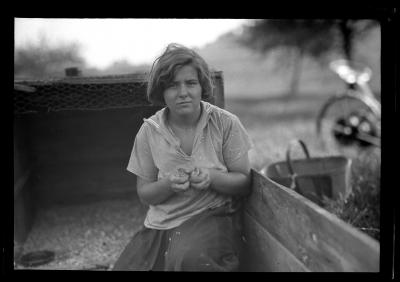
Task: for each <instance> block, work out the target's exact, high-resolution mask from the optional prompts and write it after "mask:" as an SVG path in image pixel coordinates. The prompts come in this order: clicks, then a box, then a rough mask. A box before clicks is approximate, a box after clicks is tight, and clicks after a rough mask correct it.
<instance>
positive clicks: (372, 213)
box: [324, 152, 381, 240]
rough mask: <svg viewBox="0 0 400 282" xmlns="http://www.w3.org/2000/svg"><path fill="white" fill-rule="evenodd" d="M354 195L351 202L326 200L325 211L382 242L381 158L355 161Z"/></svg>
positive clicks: (361, 158) (364, 155) (362, 156)
mask: <svg viewBox="0 0 400 282" xmlns="http://www.w3.org/2000/svg"><path fill="white" fill-rule="evenodd" d="M351 186H352V193H351V194H350V195H349V197H348V198H347V199H339V200H336V201H333V200H329V199H325V206H324V207H325V208H326V209H327V210H328V211H330V212H332V213H333V214H335V215H337V216H338V217H339V218H341V219H342V220H343V221H345V222H347V223H349V224H351V225H353V226H354V227H356V228H359V229H360V230H361V231H363V232H365V233H367V234H368V235H370V236H371V237H373V238H375V239H377V240H380V194H381V193H380V156H379V154H377V153H376V152H374V153H372V154H370V155H366V154H362V155H360V156H358V157H357V158H356V159H354V160H353V165H352V183H351Z"/></svg>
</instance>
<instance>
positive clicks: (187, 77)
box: [163, 65, 202, 116]
mask: <svg viewBox="0 0 400 282" xmlns="http://www.w3.org/2000/svg"><path fill="white" fill-rule="evenodd" d="M201 93H202V88H201V85H200V81H199V77H198V73H197V70H196V69H195V68H194V67H193V66H191V65H186V66H183V67H181V68H180V69H179V70H178V71H177V72H176V74H175V77H174V78H173V80H172V82H171V83H170V85H167V88H166V89H165V90H164V93H163V94H164V101H165V104H166V105H167V107H168V108H169V109H170V111H171V112H172V113H173V114H176V115H179V116H182V115H192V114H196V113H198V112H199V111H200V101H201Z"/></svg>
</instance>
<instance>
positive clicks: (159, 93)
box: [147, 43, 214, 105]
mask: <svg viewBox="0 0 400 282" xmlns="http://www.w3.org/2000/svg"><path fill="white" fill-rule="evenodd" d="M187 65H191V66H193V67H194V68H195V69H196V70H197V74H198V78H199V83H200V85H201V88H202V93H201V98H202V100H207V99H209V98H211V97H212V95H213V88H214V84H213V80H212V77H211V71H210V69H209V67H208V64H207V63H206V61H205V60H204V59H203V58H202V57H201V56H200V55H199V54H197V53H196V52H195V51H194V50H192V49H189V48H187V47H185V46H183V45H180V44H176V43H171V44H169V45H168V46H167V48H166V49H165V51H164V52H163V54H162V55H161V56H160V57H158V58H157V59H156V60H155V61H154V63H153V66H152V68H151V71H150V74H149V78H148V85H147V99H148V100H149V101H150V103H152V104H153V105H165V101H164V91H165V89H166V88H167V85H169V84H170V83H171V82H172V80H173V79H174V76H175V74H176V72H177V71H178V70H179V69H180V68H182V67H183V66H187Z"/></svg>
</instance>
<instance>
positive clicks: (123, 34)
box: [14, 18, 247, 69]
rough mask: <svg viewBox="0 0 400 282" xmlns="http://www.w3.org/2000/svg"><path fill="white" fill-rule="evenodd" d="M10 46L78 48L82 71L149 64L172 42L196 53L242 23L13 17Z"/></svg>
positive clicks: (198, 20)
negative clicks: (83, 64) (74, 45)
mask: <svg viewBox="0 0 400 282" xmlns="http://www.w3.org/2000/svg"><path fill="white" fill-rule="evenodd" d="M14 22H15V29H14V39H15V47H16V48H18V47H20V46H24V45H25V44H29V43H31V44H36V43H38V42H39V39H40V38H44V39H46V40H47V41H48V42H49V44H55V45H57V44H62V43H78V44H79V46H80V48H81V54H82V56H83V57H84V59H85V60H86V63H87V65H88V66H91V67H96V68H100V69H101V68H106V67H108V66H109V65H110V64H112V63H113V62H115V61H117V60H127V61H128V62H129V63H131V64H135V65H137V64H150V63H152V62H153V61H154V59H155V58H156V57H158V55H160V54H161V52H162V51H163V50H164V49H165V47H166V46H167V45H168V43H171V42H175V43H180V44H183V45H186V46H187V47H190V48H193V47H197V48H200V47H202V46H204V45H206V44H207V43H211V42H213V41H214V40H216V39H217V38H218V37H219V36H220V35H222V34H224V33H226V32H229V31H232V30H234V29H237V28H239V27H240V26H242V25H243V24H244V23H246V22H247V20H245V19H104V18H102V19H93V18H92V19H58V18H57V19H51V18H46V19H43V18H15V21H14Z"/></svg>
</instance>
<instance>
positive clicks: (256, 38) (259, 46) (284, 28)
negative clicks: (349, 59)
mask: <svg viewBox="0 0 400 282" xmlns="http://www.w3.org/2000/svg"><path fill="white" fill-rule="evenodd" d="M377 24H378V22H377V21H375V20H357V19H263V20H255V21H253V22H252V23H250V24H249V25H247V26H246V27H244V29H243V34H242V38H240V39H239V40H238V42H240V43H242V44H244V45H246V46H248V47H250V48H252V49H255V50H257V51H260V52H262V53H266V52H269V51H271V50H272V49H275V48H288V49H292V48H298V49H300V50H301V51H302V53H303V54H307V55H311V56H312V57H315V58H317V59H318V58H321V57H323V56H324V55H326V54H327V53H329V52H331V51H334V50H336V51H337V50H339V51H341V52H343V53H344V54H346V53H347V52H348V51H347V50H346V48H350V49H349V50H351V47H352V45H353V43H354V39H355V37H358V38H360V37H362V36H364V35H365V34H367V32H368V31H369V30H370V29H371V28H373V27H375V26H376V25H377Z"/></svg>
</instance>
